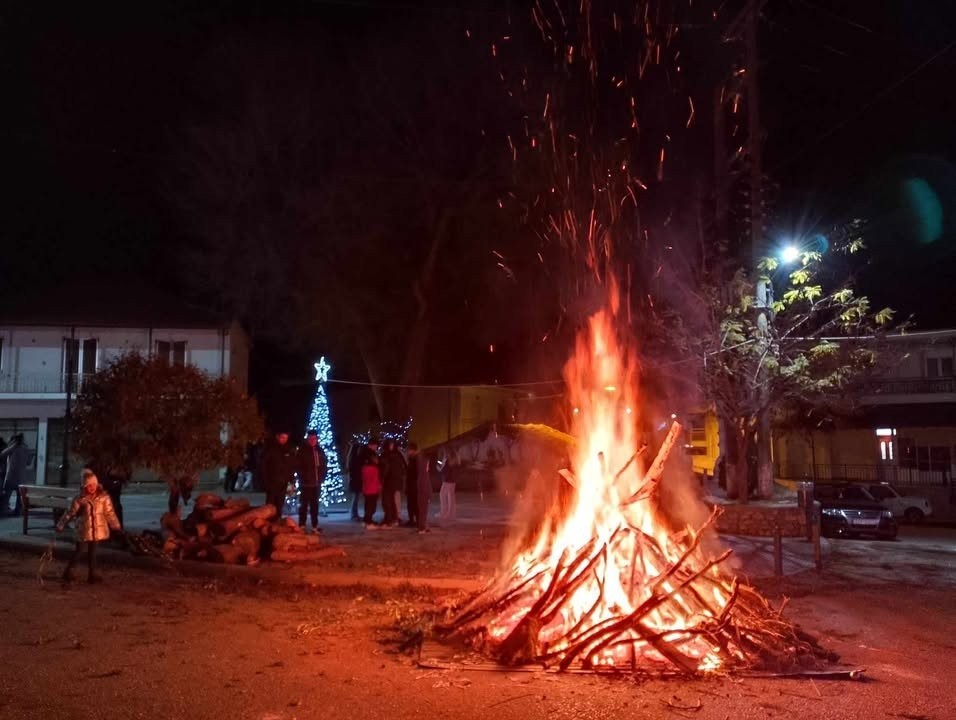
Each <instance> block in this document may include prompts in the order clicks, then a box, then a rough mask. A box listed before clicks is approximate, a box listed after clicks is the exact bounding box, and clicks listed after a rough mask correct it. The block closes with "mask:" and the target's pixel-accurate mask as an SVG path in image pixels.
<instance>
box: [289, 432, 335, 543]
mask: <svg viewBox="0 0 956 720" xmlns="http://www.w3.org/2000/svg"><path fill="white" fill-rule="evenodd" d="M297 460H298V472H299V527H301V528H302V529H303V530H305V520H306V512H308V513H309V514H310V515H311V516H312V532H314V533H317V532H319V493H320V492H321V491H322V481H323V480H325V471H326V469H327V468H328V460H327V459H326V457H325V453H324V452H323V451H322V448H321V447H319V434H318V433H317V432H316V431H315V430H309V432H308V434H306V436H305V445H303V446H302V447H301V448H299V452H298V455H297Z"/></svg>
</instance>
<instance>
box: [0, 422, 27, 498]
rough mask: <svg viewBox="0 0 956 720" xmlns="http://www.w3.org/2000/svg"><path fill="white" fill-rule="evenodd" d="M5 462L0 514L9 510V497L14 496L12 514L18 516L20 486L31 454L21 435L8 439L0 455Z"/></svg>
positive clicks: (25, 476)
mask: <svg viewBox="0 0 956 720" xmlns="http://www.w3.org/2000/svg"><path fill="white" fill-rule="evenodd" d="M0 457H2V458H3V459H4V460H6V462H7V470H6V472H5V473H4V475H3V492H0V512H2V513H7V512H9V510H10V496H11V495H14V494H15V495H16V500H15V504H14V508H13V514H14V515H19V514H20V503H21V501H20V486H21V485H23V484H24V483H25V482H26V479H27V469H28V468H29V467H30V461H31V460H32V457H33V456H32V454H31V453H30V448H29V447H27V444H26V441H24V439H23V433H17V434H16V435H14V436H13V437H12V438H11V439H10V445H9V446H8V447H7V448H6V449H5V450H3V452H2V453H0Z"/></svg>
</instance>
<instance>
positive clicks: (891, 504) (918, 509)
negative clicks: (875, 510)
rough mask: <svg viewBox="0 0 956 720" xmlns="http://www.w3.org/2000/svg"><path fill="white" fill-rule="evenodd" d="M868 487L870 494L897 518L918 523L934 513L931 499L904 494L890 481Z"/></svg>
mask: <svg viewBox="0 0 956 720" xmlns="http://www.w3.org/2000/svg"><path fill="white" fill-rule="evenodd" d="M867 489H868V490H869V491H870V495H872V496H873V498H874V499H875V500H876V501H877V502H879V503H880V504H881V505H882V506H883V507H885V508H886V509H887V510H889V511H890V512H892V513H893V517H895V518H897V519H899V518H902V519H903V520H906V522H911V523H918V522H922V521H923V520H925V519H926V518H928V517H929V516H930V515H932V514H933V506H932V504H931V503H930V501H929V500H927V499H926V498H924V497H920V496H919V495H903V494H902V493H900V491H899V490H897V489H896V488H895V487H893V486H892V485H890V484H889V483H876V484H874V485H869V486H868V487H867Z"/></svg>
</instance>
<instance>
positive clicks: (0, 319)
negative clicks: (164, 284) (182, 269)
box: [0, 283, 232, 329]
mask: <svg viewBox="0 0 956 720" xmlns="http://www.w3.org/2000/svg"><path fill="white" fill-rule="evenodd" d="M231 324H232V322H231V320H230V319H229V318H227V317H226V316H224V315H220V314H218V313H215V312H212V311H210V310H208V309H206V308H202V307H199V306H197V305H192V304H190V303H188V302H187V301H185V300H184V299H183V298H181V297H176V296H174V295H172V294H171V293H168V292H165V291H160V290H156V289H154V288H147V287H138V288H127V287H124V288H122V289H118V288H117V287H116V286H113V285H110V284H108V283H100V284H90V285H87V286H83V287H80V288H77V290H76V292H73V293H70V294H68V295H65V296H64V293H62V292H60V293H55V294H54V293H42V294H41V293H38V294H36V295H33V296H29V295H19V296H17V297H14V298H8V299H6V300H5V301H4V302H3V303H2V304H0V325H7V326H10V325H13V326H34V325H42V326H56V327H63V326H72V325H79V326H84V327H151V328H197V329H198V328H216V329H222V328H228V327H230V325H231Z"/></svg>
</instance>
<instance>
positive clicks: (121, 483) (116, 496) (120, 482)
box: [100, 465, 133, 525]
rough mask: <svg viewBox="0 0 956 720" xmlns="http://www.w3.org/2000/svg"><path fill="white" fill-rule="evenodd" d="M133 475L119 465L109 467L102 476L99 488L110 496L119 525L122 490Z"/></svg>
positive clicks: (121, 517) (121, 520) (121, 514)
mask: <svg viewBox="0 0 956 720" xmlns="http://www.w3.org/2000/svg"><path fill="white" fill-rule="evenodd" d="M132 475H133V473H132V472H131V471H130V470H129V469H127V468H123V467H120V466H119V465H109V466H108V467H107V468H106V471H105V472H104V473H103V475H102V479H101V480H100V486H101V487H102V488H103V489H104V490H105V491H106V493H107V494H108V495H109V496H110V501H111V502H112V503H113V511H114V512H115V513H116V517H118V518H119V521H120V525H122V524H123V488H124V487H125V486H126V485H127V483H129V480H130V477H132Z"/></svg>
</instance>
